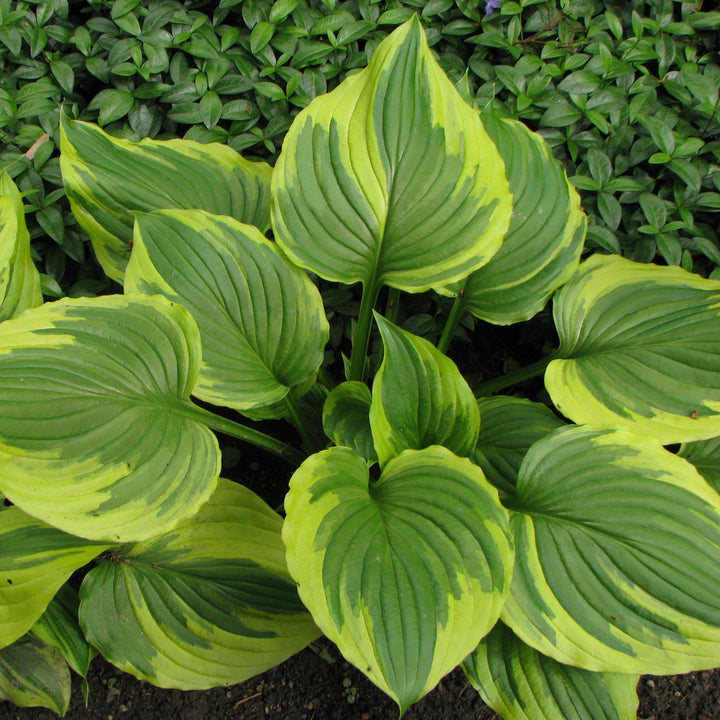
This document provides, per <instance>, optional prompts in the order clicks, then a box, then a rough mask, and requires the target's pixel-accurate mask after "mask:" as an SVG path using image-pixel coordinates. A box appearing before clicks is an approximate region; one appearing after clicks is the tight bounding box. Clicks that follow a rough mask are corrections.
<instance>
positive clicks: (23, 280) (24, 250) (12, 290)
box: [0, 172, 42, 322]
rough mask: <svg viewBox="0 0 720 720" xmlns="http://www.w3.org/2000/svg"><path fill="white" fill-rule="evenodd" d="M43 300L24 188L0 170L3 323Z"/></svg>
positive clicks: (0, 308) (0, 306)
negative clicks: (26, 220) (25, 205)
mask: <svg viewBox="0 0 720 720" xmlns="http://www.w3.org/2000/svg"><path fill="white" fill-rule="evenodd" d="M41 303H42V294H41V292H40V274H39V273H38V271H37V268H36V267H35V265H34V263H33V261H32V258H31V257H30V234H29V233H28V229H27V225H26V224H25V210H24V207H23V202H22V197H21V195H20V191H19V190H18V189H17V187H16V186H15V183H14V182H13V181H12V180H11V179H10V177H9V176H8V175H7V173H5V172H3V173H0V322H2V321H3V320H7V319H8V318H11V317H14V316H15V315H19V314H20V313H21V312H22V311H23V310H25V309H27V308H30V307H36V306H37V305H40V304H41Z"/></svg>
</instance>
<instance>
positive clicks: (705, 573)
mask: <svg viewBox="0 0 720 720" xmlns="http://www.w3.org/2000/svg"><path fill="white" fill-rule="evenodd" d="M509 505H510V507H511V508H512V510H513V511H514V514H513V516H512V519H511V527H512V530H513V534H514V537H515V546H516V555H515V571H514V574H513V582H512V587H511V590H510V596H509V597H508V600H507V602H506V603H505V606H504V607H503V612H502V618H503V621H504V622H505V623H507V624H508V625H510V627H511V628H512V629H513V630H514V631H515V633H516V634H517V635H518V636H519V637H520V638H521V639H522V640H524V641H525V642H526V643H528V644H529V645H531V646H532V647H534V648H536V649H537V650H539V651H540V652H542V653H543V654H545V655H548V656H550V657H552V658H554V659H556V660H558V661H559V662H562V663H566V664H569V665H575V666H578V667H582V668H585V669H588V670H596V671H608V672H628V673H641V674H642V673H655V674H664V673H667V674H673V673H682V672H689V671H691V670H701V669H707V668H712V667H715V666H716V665H717V664H718V657H720V605H718V602H717V598H718V597H720V496H719V495H718V494H717V493H716V492H715V491H714V490H712V488H710V486H709V485H708V484H707V483H706V482H705V481H704V480H703V479H702V477H700V475H699V474H698V473H697V471H696V470H695V468H694V467H693V466H692V465H691V464H690V463H688V462H687V461H686V460H683V459H682V458H680V457H678V456H677V455H674V454H672V453H670V452H668V451H667V450H665V449H664V448H663V447H662V446H661V445H659V444H658V443H656V442H654V441H652V440H650V439H643V438H641V437H638V436H637V435H633V434H631V433H629V432H626V431H621V430H602V429H595V428H591V427H569V428H561V429H559V430H556V431H555V432H553V433H552V434H550V435H548V436H547V437H545V438H543V439H542V440H539V441H538V442H537V443H535V445H533V447H532V448H531V449H530V452H529V453H528V454H527V455H526V456H525V459H524V460H523V463H522V466H521V467H520V473H519V475H518V482H517V490H516V495H515V498H514V499H513V501H512V503H510V504H509Z"/></svg>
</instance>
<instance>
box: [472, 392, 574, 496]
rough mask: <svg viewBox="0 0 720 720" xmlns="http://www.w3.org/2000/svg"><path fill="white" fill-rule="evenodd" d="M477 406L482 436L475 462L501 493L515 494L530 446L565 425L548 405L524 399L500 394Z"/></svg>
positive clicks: (482, 399) (474, 458)
mask: <svg viewBox="0 0 720 720" xmlns="http://www.w3.org/2000/svg"><path fill="white" fill-rule="evenodd" d="M477 403H478V408H479V410H480V435H479V436H478V440H477V445H476V446H475V451H474V453H473V456H472V459H473V461H474V462H475V464H476V465H479V466H480V467H481V468H482V470H483V472H484V473H485V477H486V478H487V479H488V480H489V481H490V482H491V483H492V484H493V485H494V486H495V487H496V488H497V489H498V490H499V491H500V492H501V494H504V495H513V494H514V493H515V484H516V483H517V474H518V470H519V469H520V463H521V462H522V459H523V458H524V457H525V454H526V453H527V451H528V450H529V449H530V446H531V445H532V444H533V443H534V442H535V441H536V440H539V439H540V438H543V437H545V435H547V434H549V433H551V432H552V431H553V430H556V429H557V428H559V427H562V426H563V425H564V424H565V423H564V422H563V421H562V420H560V418H558V417H557V415H555V414H554V413H553V412H552V411H551V410H550V409H549V408H547V407H546V406H545V405H542V404H541V403H536V402H531V401H530V400H525V399H524V398H516V397H507V396H502V395H496V396H494V397H488V398H479V399H478V401H477Z"/></svg>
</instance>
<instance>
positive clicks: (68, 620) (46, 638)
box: [30, 583, 96, 677]
mask: <svg viewBox="0 0 720 720" xmlns="http://www.w3.org/2000/svg"><path fill="white" fill-rule="evenodd" d="M79 605H80V598H79V597H78V594H77V592H76V591H75V590H74V589H73V588H72V587H71V586H70V585H69V584H68V583H65V584H64V585H63V586H62V587H61V588H60V590H58V592H57V594H56V595H55V597H54V598H53V599H52V600H51V601H50V604H49V605H48V606H47V608H45V612H44V613H43V614H42V616H41V617H40V619H39V620H38V621H37V622H36V623H35V624H34V625H33V626H32V629H31V631H30V632H31V633H32V634H33V635H34V636H35V637H36V638H39V639H40V640H42V641H43V642H46V643H47V644H48V645H53V646H54V647H56V648H57V649H58V650H60V652H61V653H62V654H63V657H64V658H65V660H66V661H67V663H68V665H70V667H71V668H72V669H73V670H75V672H76V673H78V675H82V676H83V677H85V676H86V675H87V672H88V668H89V667H90V662H91V661H92V659H93V658H94V657H95V655H96V652H95V650H93V648H91V647H90V645H88V642H87V640H86V639H85V636H84V635H83V632H82V630H81V629H80V624H79V623H78V607H79Z"/></svg>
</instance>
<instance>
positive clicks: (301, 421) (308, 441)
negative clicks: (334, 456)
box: [285, 392, 323, 453]
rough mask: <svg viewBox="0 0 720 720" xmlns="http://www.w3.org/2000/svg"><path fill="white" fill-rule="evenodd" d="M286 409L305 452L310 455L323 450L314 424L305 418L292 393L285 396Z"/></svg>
mask: <svg viewBox="0 0 720 720" xmlns="http://www.w3.org/2000/svg"><path fill="white" fill-rule="evenodd" d="M285 407H286V408H287V409H288V412H289V413H290V420H291V422H292V425H293V427H294V428H295V429H296V430H297V431H298V432H299V433H300V437H301V438H302V441H303V446H304V448H305V450H307V452H309V453H314V452H317V451H318V450H320V449H322V447H323V443H322V440H320V439H319V437H318V434H317V432H315V431H314V430H315V428H313V423H312V422H308V418H306V417H305V414H304V413H303V412H302V409H301V408H300V405H299V404H298V401H297V399H296V398H295V396H294V395H293V394H292V392H289V393H288V394H287V395H286V396H285Z"/></svg>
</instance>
